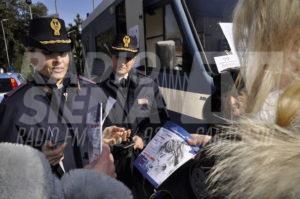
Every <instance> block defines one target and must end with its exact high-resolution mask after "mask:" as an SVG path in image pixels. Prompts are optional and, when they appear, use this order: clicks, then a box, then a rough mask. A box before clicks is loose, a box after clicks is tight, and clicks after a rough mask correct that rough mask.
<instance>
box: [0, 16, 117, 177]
mask: <svg viewBox="0 0 300 199" xmlns="http://www.w3.org/2000/svg"><path fill="white" fill-rule="evenodd" d="M24 44H25V46H26V49H27V52H28V53H27V54H28V55H29V58H30V61H31V64H32V65H33V67H34V73H33V74H32V75H31V77H30V78H29V79H28V82H27V83H26V84H24V85H22V86H21V87H19V88H18V89H17V90H15V91H13V92H11V93H9V94H8V95H7V96H6V98H5V99H4V101H3V102H2V103H1V105H0V115H1V116H0V129H1V131H0V141H1V142H12V143H23V144H27V145H30V146H33V147H34V148H37V149H39V150H41V151H42V152H43V153H44V154H45V155H46V157H47V159H48V160H49V162H50V164H51V166H52V169H53V172H54V173H55V174H57V176H59V177H60V176H62V175H63V173H64V172H67V171H69V170H71V169H74V168H82V167H84V166H86V168H89V169H96V170H98V171H102V172H105V173H106V174H108V175H111V176H113V175H115V174H114V165H113V159H112V158H111V155H110V151H109V148H108V146H105V145H104V146H103V151H102V154H101V155H100V156H99V157H98V159H96V160H95V161H94V162H92V163H89V161H88V160H89V157H88V155H89V153H88V152H89V151H88V141H89V139H88V136H87V135H88V132H89V131H90V129H91V128H92V126H93V125H94V124H95V123H97V121H96V120H97V115H98V112H97V110H98V104H99V101H103V102H105V100H106V99H105V95H104V93H103V92H102V91H101V89H100V88H99V87H98V86H97V85H96V84H94V83H93V82H91V81H90V80H88V79H85V78H81V77H78V76H77V75H74V74H71V73H70V72H69V63H70V54H69V53H70V51H71V40H70V39H69V38H68V34H67V31H66V28H65V23H64V21H63V20H61V19H59V18H51V17H45V18H35V19H33V20H32V21H31V22H30V27H29V36H28V37H26V39H25V43H24Z"/></svg>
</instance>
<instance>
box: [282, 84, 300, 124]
mask: <svg viewBox="0 0 300 199" xmlns="http://www.w3.org/2000/svg"><path fill="white" fill-rule="evenodd" d="M299 113H300V82H296V83H294V84H292V85H291V86H289V87H288V88H287V89H286V90H285V91H284V92H283V93H282V94H281V95H280V97H279V99H278V104H277V114H276V124H278V125H279V126H281V127H289V126H290V125H292V122H293V121H295V120H296V119H298V117H299V116H300V115H299Z"/></svg>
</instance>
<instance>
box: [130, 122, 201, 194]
mask: <svg viewBox="0 0 300 199" xmlns="http://www.w3.org/2000/svg"><path fill="white" fill-rule="evenodd" d="M189 138H191V135H190V134H189V133H188V132H187V131H185V130H184V129H183V128H182V127H180V126H178V125H176V124H174V123H171V122H167V123H166V124H165V125H164V126H163V127H162V128H161V129H160V130H159V131H158V132H157V134H156V135H155V136H154V138H153V139H152V140H151V141H150V143H149V144H148V145H147V146H146V148H145V149H144V150H143V151H142V153H141V154H140V155H139V156H138V157H137V159H136V160H135V162H134V166H135V167H136V168H137V169H138V170H139V171H140V172H141V173H142V175H143V176H144V177H145V178H147V179H148V180H149V182H150V183H151V184H152V185H153V186H154V187H155V188H157V187H159V186H160V185H161V184H162V183H163V182H164V181H165V180H166V179H167V178H168V177H169V176H170V175H171V174H172V173H174V172H175V171H176V170H177V169H178V168H179V167H181V166H182V165H183V164H185V163H186V162H187V161H189V160H190V159H192V158H193V157H194V156H195V155H196V154H197V152H198V150H199V147H192V146H189V145H188V143H187V140H188V139H189Z"/></svg>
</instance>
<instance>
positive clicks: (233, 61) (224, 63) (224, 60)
mask: <svg viewBox="0 0 300 199" xmlns="http://www.w3.org/2000/svg"><path fill="white" fill-rule="evenodd" d="M214 59H215V62H216V65H217V68H218V71H219V72H221V71H223V70H225V69H227V68H234V67H240V62H239V58H238V56H237V55H235V54H233V55H224V56H220V57H214Z"/></svg>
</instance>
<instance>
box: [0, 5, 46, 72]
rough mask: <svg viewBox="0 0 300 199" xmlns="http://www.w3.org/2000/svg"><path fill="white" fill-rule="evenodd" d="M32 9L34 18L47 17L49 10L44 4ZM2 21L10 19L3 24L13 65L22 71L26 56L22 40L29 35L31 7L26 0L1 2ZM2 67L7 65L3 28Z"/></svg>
mask: <svg viewBox="0 0 300 199" xmlns="http://www.w3.org/2000/svg"><path fill="white" fill-rule="evenodd" d="M31 8H32V13H33V17H37V16H46V15H47V12H48V9H47V7H46V6H45V5H44V4H43V3H40V2H38V3H36V4H32V5H31ZM2 19H8V21H5V22H3V26H4V30H5V35H6V40H7V43H8V52H9V57H10V62H11V65H13V66H14V67H15V68H16V69H17V70H18V71H20V69H21V65H22V62H23V54H24V46H23V44H22V40H23V37H24V35H27V32H26V30H27V27H28V24H29V21H30V13H29V6H28V5H27V4H26V3H25V0H4V1H1V3H0V20H2ZM0 65H4V66H6V65H7V59H6V51H5V46H4V40H3V33H2V28H1V31H0Z"/></svg>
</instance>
